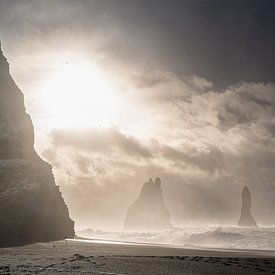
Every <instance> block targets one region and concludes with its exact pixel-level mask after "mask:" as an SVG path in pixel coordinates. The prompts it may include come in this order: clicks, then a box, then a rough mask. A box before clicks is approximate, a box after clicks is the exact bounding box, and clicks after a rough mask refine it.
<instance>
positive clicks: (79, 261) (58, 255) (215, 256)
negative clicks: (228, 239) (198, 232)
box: [0, 239, 275, 275]
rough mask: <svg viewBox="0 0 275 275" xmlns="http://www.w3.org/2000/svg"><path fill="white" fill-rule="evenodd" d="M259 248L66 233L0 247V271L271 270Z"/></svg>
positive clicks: (274, 264) (272, 261)
mask: <svg viewBox="0 0 275 275" xmlns="http://www.w3.org/2000/svg"><path fill="white" fill-rule="evenodd" d="M87 241H88V242H87ZM264 253H265V251H264V252H263V251H257V252H256V251H238V252H235V251H220V250H206V249H203V250H202V249H190V248H178V247H167V246H160V245H152V244H150V245H144V244H137V243H127V244H124V243H120V244H119V243H114V242H112V243H108V242H107V241H105V242H104V243H103V242H102V241H98V240H79V239H72V240H71V239H67V240H63V241H56V242H49V243H35V244H31V245H26V246H21V247H10V248H1V249H0V258H1V262H0V274H207V275H208V274H209V275H210V274H211V275H212V274H217V275H220V274H237V275H238V274H240V275H241V274H263V273H267V274H275V256H274V255H273V256H272V255H266V254H264Z"/></svg>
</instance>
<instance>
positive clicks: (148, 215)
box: [124, 178, 172, 231]
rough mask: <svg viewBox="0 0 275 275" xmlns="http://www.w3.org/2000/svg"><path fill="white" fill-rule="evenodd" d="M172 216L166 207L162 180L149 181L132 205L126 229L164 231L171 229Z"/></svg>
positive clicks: (125, 223) (125, 224)
mask: <svg viewBox="0 0 275 275" xmlns="http://www.w3.org/2000/svg"><path fill="white" fill-rule="evenodd" d="M171 228H172V226H171V223H170V214H169V211H168V210H167V208H166V207H165V205H164V201H163V196H162V189H161V180H160V178H156V179H155V182H153V181H152V179H149V181H148V182H146V183H145V184H144V185H143V186H142V188H141V192H140V194H139V196H138V198H137V199H136V201H135V202H134V203H133V204H132V205H130V207H129V208H128V211H127V215H126V219H125V222H124V229H125V230H130V231H162V230H167V229H171Z"/></svg>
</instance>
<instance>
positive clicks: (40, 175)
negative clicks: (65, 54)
mask: <svg viewBox="0 0 275 275" xmlns="http://www.w3.org/2000/svg"><path fill="white" fill-rule="evenodd" d="M74 235H75V232H74V222H73V221H72V220H71V219H70V217H69V212H68V208H67V206H66V204H65V202H64V199H63V198H62V195H61V193H60V191H59V187H58V186H57V185H56V184H55V180H54V176H53V173H52V168H51V166H50V165H49V164H48V163H47V162H45V161H44V160H42V159H41V158H40V157H39V156H38V154H37V153H36V151H35V149H34V129H33V124H32V121H31V118H30V116H29V115H28V114H27V113H26V110H25V105H24V97H23V94H22V92H21V91H20V90H19V88H18V87H17V85H16V84H15V82H14V80H13V79H12V77H11V75H10V73H9V64H8V62H7V60H6V58H5V57H4V55H3V53H2V51H1V45H0V246H2V247H3V246H15V245H22V244H28V243H33V242H39V241H52V240H60V239H64V238H66V237H74Z"/></svg>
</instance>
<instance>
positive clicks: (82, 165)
mask: <svg viewBox="0 0 275 275" xmlns="http://www.w3.org/2000/svg"><path fill="white" fill-rule="evenodd" d="M137 76H138V75H137ZM154 77H155V78H156V79H158V81H156V82H155V83H154V85H151V84H149V85H148V83H145V84H146V85H143V86H142V85H140V84H139V83H138V82H136V81H133V83H131V85H132V87H133V88H135V87H137V86H138V87H139V89H138V90H135V89H133V90H132V94H131V96H133V97H135V101H136V102H137V103H136V106H137V107H136V108H133V109H132V113H131V112H129V113H128V115H129V117H131V118H133V117H135V119H134V122H135V123H136V124H135V125H140V127H141V128H143V127H144V128H146V127H148V129H149V130H148V131H146V135H144V136H139V137H137V136H134V135H131V134H129V133H130V132H131V131H130V130H131V129H132V128H130V130H129V132H128V134H125V133H127V127H125V128H124V131H125V132H122V131H121V129H119V128H109V129H108V128H103V129H88V130H77V131H75V130H74V131H73V130H65V129H63V130H54V131H52V133H51V142H52V144H51V145H50V147H51V150H52V151H51V153H50V152H46V154H44V155H45V156H48V158H49V161H51V162H53V165H54V171H55V175H56V177H57V182H58V183H60V185H61V186H62V188H63V190H64V195H65V197H67V198H69V206H70V208H71V209H73V210H72V213H73V215H74V217H76V218H77V217H80V216H81V218H79V223H85V222H88V221H89V223H90V224H91V225H96V224H104V225H106V226H108V224H109V223H108V221H112V222H114V223H115V224H117V225H118V226H120V225H121V224H122V223H123V219H124V216H125V213H126V210H127V206H128V205H129V204H130V203H131V202H132V201H133V200H134V199H135V198H136V196H137V194H138V192H139V188H140V186H141V185H142V184H143V183H144V182H145V181H146V180H147V179H148V178H149V177H155V176H159V177H161V179H162V182H163V188H164V199H165V202H166V204H167V207H168V208H169V209H170V211H171V215H172V220H173V222H174V224H176V225H183V224H186V223H192V222H198V223H202V222H203V223H207V222H212V223H219V222H220V223H229V224H232V223H234V222H235V221H236V219H237V217H238V215H239V208H240V192H241V188H242V186H243V185H248V186H250V188H251V191H252V193H253V212H254V213H255V217H256V219H257V220H258V221H259V222H260V223H261V222H262V223H266V224H270V223H273V222H275V221H274V218H272V211H275V205H274V203H273V201H274V196H272V195H271V194H272V192H274V191H275V182H274V178H275V173H274V167H273V166H274V163H275V151H274V148H275V140H274V128H275V120H274V110H275V104H274V103H275V101H274V95H275V87H274V85H273V84H262V83H241V84H239V85H236V86H230V87H228V88H227V89H225V90H220V91H215V90H214V88H213V87H212V86H211V85H208V84H207V81H203V80H199V83H200V85H198V84H197V82H198V79H196V78H195V77H190V78H188V79H187V78H183V79H180V78H179V77H178V76H176V75H173V74H169V73H159V74H158V73H157V72H155V73H154ZM129 78H131V76H130V77H129ZM139 79H140V80H141V79H143V78H139ZM161 79H162V80H161ZM127 81H128V79H127ZM145 82H146V81H145ZM175 83H176V84H175ZM201 84H203V85H201ZM168 87H170V89H171V91H172V93H171V94H170V97H169V96H168V94H169V92H168V90H167V88H168ZM148 93H151V95H150V94H148ZM181 94H182V95H183V96H181ZM163 95H167V96H165V97H164V96H163ZM125 96H127V93H126V94H125ZM186 98H188V100H186ZM140 112H141V113H142V115H143V116H142V118H140V117H139V114H140ZM136 113H138V114H137V115H136V116H135V114H136ZM143 117H147V118H148V119H147V120H144V119H143ZM134 130H135V131H136V130H137V128H136V127H134ZM135 131H134V132H135ZM64 163H66V165H65V167H64ZM74 190H75V191H76V193H77V194H78V196H77V197H74ZM115 190H117V191H115ZM113 193H115V196H113V195H112V194H113ZM94 196H96V198H95V197H94ZM80 198H81V200H83V201H82V202H81V203H80ZM83 198H85V199H83ZM116 203H117V204H118V206H117V207H116V206H115V204H116ZM85 207H89V209H91V210H89V211H88V212H87V211H86V208H85ZM110 208H111V209H112V210H110ZM88 213H90V214H91V215H92V216H91V218H89V215H88ZM98 213H104V215H102V216H101V217H100V215H99V214H98ZM92 217H93V218H94V220H93V218H92ZM114 217H115V218H114ZM194 217H197V218H196V219H195V218H194ZM77 219H78V218H77ZM114 220H115V221H114Z"/></svg>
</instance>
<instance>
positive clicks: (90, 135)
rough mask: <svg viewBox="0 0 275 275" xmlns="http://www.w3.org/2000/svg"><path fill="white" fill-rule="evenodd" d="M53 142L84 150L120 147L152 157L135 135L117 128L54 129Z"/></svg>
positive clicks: (102, 150)
mask: <svg viewBox="0 0 275 275" xmlns="http://www.w3.org/2000/svg"><path fill="white" fill-rule="evenodd" d="M51 135H52V139H53V144H54V145H58V146H71V147H74V148H77V149H82V150H85V151H86V150H92V151H99V152H110V150H112V149H119V150H120V151H122V152H123V153H125V154H127V155H132V156H138V157H143V158H150V157H152V155H151V153H150V151H149V150H148V149H147V148H146V147H145V146H144V145H142V144H140V143H139V142H138V141H137V140H136V139H135V138H134V137H131V136H126V135H124V134H122V133H120V132H119V131H118V130H117V129H115V128H109V129H108V128H107V129H88V130H75V129H74V130H72V131H70V130H53V131H52V134H51Z"/></svg>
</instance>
